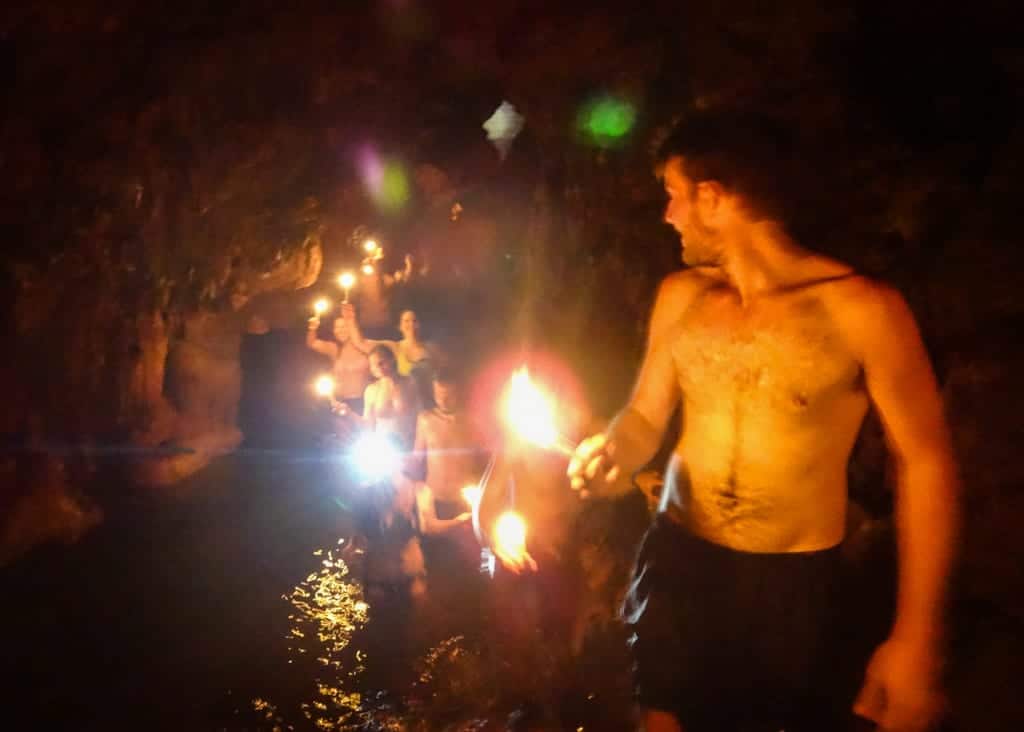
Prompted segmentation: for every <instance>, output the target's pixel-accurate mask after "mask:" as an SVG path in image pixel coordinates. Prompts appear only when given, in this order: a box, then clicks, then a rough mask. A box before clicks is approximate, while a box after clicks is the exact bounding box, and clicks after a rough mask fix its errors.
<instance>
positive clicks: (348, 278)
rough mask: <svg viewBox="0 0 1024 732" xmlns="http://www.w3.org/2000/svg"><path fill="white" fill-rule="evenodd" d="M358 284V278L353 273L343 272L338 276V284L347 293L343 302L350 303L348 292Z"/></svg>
mask: <svg viewBox="0 0 1024 732" xmlns="http://www.w3.org/2000/svg"><path fill="white" fill-rule="evenodd" d="M355 283H356V276H355V275H354V274H352V273H351V272H342V273H341V274H340V275H339V276H338V284H339V285H341V289H342V290H343V291H344V293H345V299H344V300H343V301H342V302H345V303H347V302H348V291H349V290H351V289H352V285H354V284H355Z"/></svg>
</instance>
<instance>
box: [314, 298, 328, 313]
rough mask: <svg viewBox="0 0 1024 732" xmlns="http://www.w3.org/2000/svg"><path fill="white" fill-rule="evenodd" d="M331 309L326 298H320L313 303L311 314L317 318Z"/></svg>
mask: <svg viewBox="0 0 1024 732" xmlns="http://www.w3.org/2000/svg"><path fill="white" fill-rule="evenodd" d="M330 309H331V303H330V301H329V300H328V299H327V298H326V297H321V298H320V299H319V300H317V301H316V302H315V303H313V312H314V313H316V316H317V317H318V318H319V317H320V316H321V315H323V314H324V313H326V312H327V311H328V310H330Z"/></svg>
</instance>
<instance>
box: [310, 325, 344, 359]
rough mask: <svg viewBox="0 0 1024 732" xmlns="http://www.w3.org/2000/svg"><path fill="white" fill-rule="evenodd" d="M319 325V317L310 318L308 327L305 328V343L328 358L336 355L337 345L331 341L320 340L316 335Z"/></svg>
mask: <svg viewBox="0 0 1024 732" xmlns="http://www.w3.org/2000/svg"><path fill="white" fill-rule="evenodd" d="M319 327H320V318H310V319H309V327H308V328H307V329H306V345H307V346H309V347H310V348H312V349H313V350H314V351H316V352H317V353H322V354H323V355H325V356H327V357H328V358H337V357H338V347H337V345H335V344H334V343H333V342H332V341H322V340H320V339H319V338H317V337H316V331H317V328H319Z"/></svg>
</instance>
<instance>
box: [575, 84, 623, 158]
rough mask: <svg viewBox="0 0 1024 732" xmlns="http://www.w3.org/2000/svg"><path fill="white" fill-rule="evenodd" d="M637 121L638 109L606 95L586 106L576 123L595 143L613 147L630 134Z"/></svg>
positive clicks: (599, 145) (600, 145)
mask: <svg viewBox="0 0 1024 732" xmlns="http://www.w3.org/2000/svg"><path fill="white" fill-rule="evenodd" d="M635 123H636V109H635V108H634V107H633V105H632V104H630V103H629V102H627V101H625V100H623V99H618V98H616V97H613V96H604V97H601V98H599V99H596V100H594V101H593V102H591V103H590V104H588V105H587V106H585V107H584V108H583V109H582V110H581V111H580V114H579V117H578V118H577V121H576V124H577V127H578V128H579V130H580V132H582V133H583V135H584V136H586V137H587V138H588V139H589V140H590V141H591V142H592V143H593V144H594V145H597V146H598V147H611V146H613V145H615V144H616V143H618V142H621V140H622V139H623V138H624V137H625V136H626V135H627V134H629V132H630V130H632V129H633V125H634V124H635Z"/></svg>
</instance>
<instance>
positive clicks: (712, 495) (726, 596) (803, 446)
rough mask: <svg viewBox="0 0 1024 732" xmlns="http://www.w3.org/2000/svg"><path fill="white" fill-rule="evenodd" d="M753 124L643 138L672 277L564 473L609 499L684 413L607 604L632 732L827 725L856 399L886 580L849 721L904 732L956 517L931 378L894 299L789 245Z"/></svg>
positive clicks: (934, 698) (775, 181)
mask: <svg viewBox="0 0 1024 732" xmlns="http://www.w3.org/2000/svg"><path fill="white" fill-rule="evenodd" d="M764 130H765V126H763V125H761V124H759V123H758V121H752V120H749V119H744V118H740V117H733V116H730V115H725V114H718V115H715V114H704V115H701V116H697V117H694V118H691V119H690V120H688V121H686V122H684V124H682V125H681V126H680V127H678V128H677V129H676V131H675V132H674V133H673V134H672V136H671V137H670V138H669V139H668V140H666V142H665V144H664V146H663V147H662V150H661V154H660V174H661V177H662V178H663V180H664V184H665V189H666V191H667V193H668V198H669V200H668V205H667V208H666V210H665V221H666V222H668V223H669V224H671V225H672V226H673V227H674V228H675V229H676V231H677V232H679V234H680V237H681V239H682V243H683V262H684V263H685V264H687V265H689V268H688V269H685V270H683V271H681V272H677V273H675V274H672V275H670V276H669V277H667V278H666V279H665V281H664V282H663V283H662V285H661V287H660V289H659V291H658V295H657V298H656V301H655V304H654V309H653V312H652V315H651V321H650V327H649V340H648V345H647V349H646V353H645V355H644V360H643V364H642V366H641V368H640V373H639V376H638V379H637V383H636V386H635V388H634V391H633V394H632V396H631V398H630V400H629V403H628V404H627V405H626V407H625V409H623V410H622V411H621V412H620V413H619V414H618V416H617V417H616V418H615V420H614V421H613V422H612V424H611V425H610V426H609V428H608V429H607V430H606V431H605V432H604V433H603V434H599V435H596V436H593V437H591V438H588V439H586V440H584V441H583V442H582V443H581V444H580V445H579V447H578V448H577V452H576V455H575V457H574V459H573V461H572V463H571V464H570V466H569V475H570V477H571V478H572V483H573V486H574V487H576V488H578V489H584V488H585V490H586V491H587V492H588V493H593V494H596V495H601V494H602V493H605V494H615V493H618V492H622V491H624V490H626V489H627V488H628V483H629V477H630V476H631V475H632V473H633V472H634V471H635V470H636V469H638V468H640V467H642V466H643V465H644V464H645V463H646V462H647V461H648V460H650V459H651V457H652V456H653V455H654V453H655V451H656V449H657V448H658V446H659V444H660V441H661V439H662V436H663V434H664V431H665V427H666V424H667V422H668V420H669V418H670V415H671V414H672V412H673V410H674V409H675V407H676V405H677V404H679V403H680V402H681V405H682V415H683V422H682V430H681V435H680V437H679V441H678V443H677V444H676V446H675V451H674V454H673V457H672V460H671V462H670V464H669V467H668V471H667V475H666V487H665V490H664V491H663V494H662V496H661V501H660V504H659V507H658V508H659V512H658V514H657V517H656V519H655V522H654V524H653V526H652V528H651V530H650V531H649V533H648V535H647V537H646V538H645V539H644V544H643V547H642V549H641V552H640V556H639V559H638V564H637V570H636V575H635V579H634V583H633V585H632V587H631V590H630V593H631V596H630V598H629V599H628V600H627V605H626V608H625V609H624V612H625V614H626V621H627V623H629V624H630V625H631V628H632V630H633V631H634V632H635V643H634V645H633V651H634V653H635V655H636V661H637V666H636V675H635V681H636V686H637V695H638V699H639V701H640V703H641V705H642V706H643V707H645V717H644V719H645V723H646V729H647V730H648V732H656V731H658V730H680V729H684V730H686V731H687V732H694V731H695V730H696V731H697V732H699V731H700V730H704V729H713V730H727V729H733V728H735V727H738V726H740V725H741V724H742V723H745V722H749V721H750V718H751V717H754V718H757V719H758V720H760V721H768V722H770V723H771V724H772V725H773V726H771V727H770V729H773V730H775V729H779V728H783V727H784V728H785V729H786V731H787V732H792V731H793V730H797V729H814V730H833V729H841V728H842V725H843V723H844V722H845V720H843V718H842V716H835V717H830V716H829V715H839V714H841V713H842V712H844V711H846V709H845V705H847V704H849V702H850V701H851V699H850V698H847V699H845V701H844V702H843V704H844V707H841V708H839V709H836V707H835V706H834V705H835V704H838V703H839V699H838V698H836V697H833V702H832V704H831V705H823V704H822V702H824V701H826V700H827V699H828V694H827V690H826V689H825V687H826V686H827V685H828V682H829V679H830V678H832V677H834V676H835V672H836V667H835V666H836V664H837V663H838V662H839V661H840V660H841V659H834V660H830V659H829V657H828V651H829V649H830V647H831V648H834V642H835V635H836V633H835V630H834V629H833V630H831V631H830V630H829V628H828V625H829V621H830V617H831V613H832V611H833V609H834V608H833V605H832V603H833V601H834V597H833V596H832V593H831V591H830V587H832V586H834V585H835V564H836V562H835V559H836V554H837V546H838V545H839V544H840V542H841V541H842V540H843V527H844V516H845V511H846V502H847V487H846V468H847V460H848V458H849V454H850V450H851V448H852V446H853V443H854V440H855V438H856V436H857V433H858V429H859V428H860V425H861V422H862V420H863V419H864V416H865V413H866V412H867V410H868V406H869V404H873V405H874V407H875V408H876V409H877V410H878V413H879V415H880V416H881V420H882V422H883V424H884V425H885V429H886V432H887V439H888V443H889V445H890V449H891V450H892V452H893V456H894V458H895V460H896V464H897V466H898V480H897V504H896V522H897V525H898V527H899V542H898V546H899V589H898V595H897V606H896V617H895V621H894V623H893V625H892V627H891V630H890V635H889V637H888V638H887V639H886V640H885V642H884V643H883V644H882V645H881V646H880V647H878V648H877V649H876V651H875V653H874V655H873V656H872V657H871V660H870V662H869V663H868V666H867V670H866V673H865V675H864V682H863V687H862V688H861V692H860V694H859V696H858V698H857V700H856V703H855V705H854V711H855V712H856V713H857V714H858V715H860V716H862V717H867V718H869V719H871V720H874V721H875V722H876V723H877V724H878V725H879V728H880V729H882V730H886V731H890V732H908V731H914V732H917V731H919V730H924V729H926V728H928V727H929V726H930V725H931V724H932V723H933V721H934V720H935V718H936V716H937V715H938V713H939V708H940V694H939V690H938V674H939V669H940V652H941V647H942V638H943V614H944V608H945V594H946V589H947V588H946V585H947V580H948V575H949V571H950V564H951V559H952V554H953V546H954V543H955V538H956V531H957V527H958V519H959V512H958V508H957V497H958V484H957V478H956V476H955V466H954V463H953V458H952V452H951V447H950V438H949V434H948V430H947V426H946V424H945V421H944V418H943V413H942V405H941V402H940V398H939V394H938V390H937V388H936V380H935V377H934V375H933V372H932V368H931V365H930V363H929V360H928V357H927V354H926V352H925V349H924V346H923V345H922V342H921V337H920V335H919V333H918V329H917V326H916V324H915V321H914V318H913V316H912V314H911V312H910V310H909V309H908V307H907V305H906V303H905V302H904V300H903V298H902V297H901V296H900V294H899V293H898V292H896V291H895V290H893V289H892V288H890V287H888V286H887V285H884V284H882V283H880V282H876V281H873V280H870V279H868V278H867V277H863V276H860V275H858V274H857V273H856V272H854V271H852V270H851V269H850V268H849V267H847V266H846V265H844V264H841V263H840V262H837V261H833V260H831V259H827V258H825V257H822V256H818V255H816V254H813V253H811V252H809V251H807V250H806V249H804V248H802V247H801V246H799V245H798V244H797V243H796V242H795V241H793V240H792V239H791V238H790V237H789V235H788V234H787V232H786V229H785V227H784V225H783V218H784V217H783V215H781V214H779V213H776V211H777V209H776V208H775V206H777V205H778V203H779V202H778V199H777V198H775V196H776V192H777V190H778V188H779V187H781V186H783V185H784V184H785V183H786V179H785V177H784V176H782V175H780V172H781V171H782V169H783V168H782V167H781V165H782V163H781V162H780V159H779V158H776V157H775V155H776V154H777V150H778V144H779V143H778V139H779V138H778V137H768V135H767V134H762V132H763V131H764ZM781 160H785V159H784V158H782V159H781ZM767 171H770V172H771V173H772V175H765V174H764V173H765V172H767ZM851 691H852V690H851ZM850 696H852V693H851V694H850ZM826 707H827V708H826ZM836 720H839V721H836ZM766 729H768V728H767V727H766Z"/></svg>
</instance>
